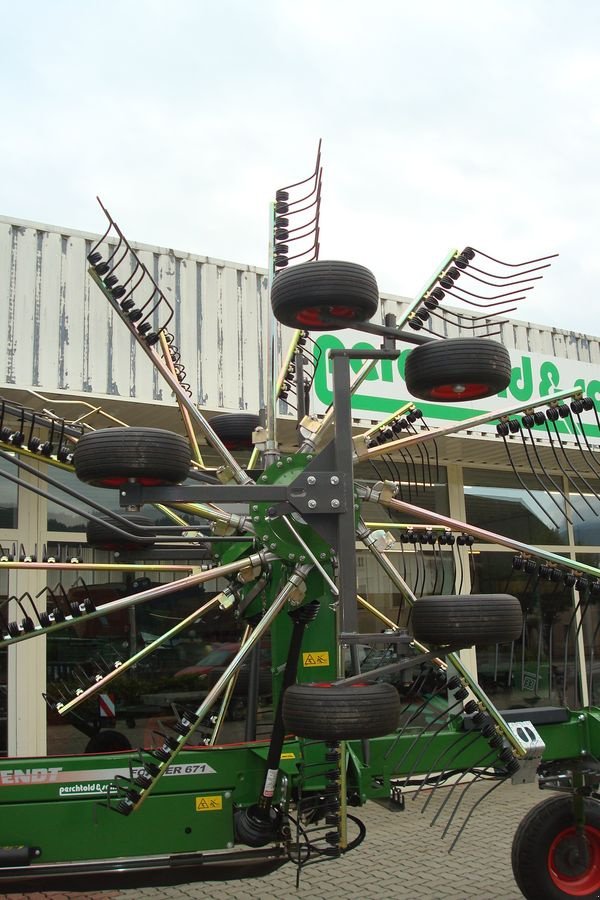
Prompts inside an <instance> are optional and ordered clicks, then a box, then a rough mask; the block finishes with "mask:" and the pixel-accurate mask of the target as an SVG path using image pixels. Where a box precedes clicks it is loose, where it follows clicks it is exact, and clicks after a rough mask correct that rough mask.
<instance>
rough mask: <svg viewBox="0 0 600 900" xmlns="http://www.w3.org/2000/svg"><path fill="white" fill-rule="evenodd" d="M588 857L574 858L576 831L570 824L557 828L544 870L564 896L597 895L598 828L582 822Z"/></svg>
mask: <svg viewBox="0 0 600 900" xmlns="http://www.w3.org/2000/svg"><path fill="white" fill-rule="evenodd" d="M585 836H586V839H587V844H588V861H587V865H586V866H585V868H583V867H582V865H581V863H579V862H578V854H577V833H576V830H575V827H574V826H571V827H570V828H565V829H564V831H561V832H560V834H558V835H557V836H556V837H555V838H554V840H553V841H552V844H551V845H550V849H549V851H548V872H549V873H550V878H551V879H552V882H553V884H555V885H556V887H557V888H558V889H559V890H560V891H562V892H563V894H566V895H567V896H568V897H590V896H592V894H593V895H594V896H597V892H598V889H599V888H600V831H599V830H598V829H597V828H593V827H592V826H591V825H586V826H585Z"/></svg>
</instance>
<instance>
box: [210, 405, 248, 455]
mask: <svg viewBox="0 0 600 900" xmlns="http://www.w3.org/2000/svg"><path fill="white" fill-rule="evenodd" d="M209 424H210V425H211V427H212V428H213V430H214V432H215V434H216V435H217V437H219V438H221V440H222V441H223V443H224V444H225V446H226V447H227V449H228V450H252V433H253V431H254V429H255V428H258V426H259V425H260V418H259V417H258V416H256V415H254V414H252V413H231V414H230V415H222V416H213V417H212V419H211V420H210V423H209Z"/></svg>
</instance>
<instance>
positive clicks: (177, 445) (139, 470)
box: [73, 428, 190, 487]
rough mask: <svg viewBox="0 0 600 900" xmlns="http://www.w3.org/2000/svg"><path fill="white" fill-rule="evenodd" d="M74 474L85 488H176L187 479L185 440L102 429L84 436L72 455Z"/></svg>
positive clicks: (155, 432)
mask: <svg viewBox="0 0 600 900" xmlns="http://www.w3.org/2000/svg"><path fill="white" fill-rule="evenodd" d="M73 465H74V466H75V474H76V475H77V477H78V478H79V480H80V481H83V482H85V483H86V484H95V485H99V486H100V487H119V486H120V485H122V484H124V483H125V482H126V481H128V480H129V479H135V480H136V481H139V482H140V484H143V485H155V484H179V483H180V482H182V481H185V479H186V478H187V476H188V472H189V469H190V448H189V445H188V442H187V440H186V439H185V438H184V437H182V436H181V435H179V434H174V433H173V432H171V431H163V429H161V428H103V429H101V430H99V431H91V432H89V433H88V434H84V435H83V437H81V438H80V439H79V441H78V443H77V446H76V447H75V452H74V454H73Z"/></svg>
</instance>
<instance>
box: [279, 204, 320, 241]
mask: <svg viewBox="0 0 600 900" xmlns="http://www.w3.org/2000/svg"><path fill="white" fill-rule="evenodd" d="M293 215H295V213H293ZM318 221H319V209H318V208H317V212H316V214H315V216H314V217H313V218H312V219H311V220H310V222H304V223H303V224H302V225H297V226H296V227H295V228H286V231H287V232H288V233H289V234H294V233H295V232H296V231H301V230H302V229H303V228H308V226H309V225H314V224H315V222H318ZM313 231H314V229H311V231H307V232H306V235H303V236H304V237H306V236H307V235H309V234H312V232H313ZM297 240H298V237H293V238H292V237H287V238H286V239H285V241H282V243H285V244H288V243H290V242H291V241H297Z"/></svg>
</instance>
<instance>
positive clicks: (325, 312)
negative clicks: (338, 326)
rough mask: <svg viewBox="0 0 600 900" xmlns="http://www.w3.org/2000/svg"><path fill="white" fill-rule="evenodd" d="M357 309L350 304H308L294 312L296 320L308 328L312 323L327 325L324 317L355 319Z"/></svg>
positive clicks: (357, 312) (313, 324)
mask: <svg viewBox="0 0 600 900" xmlns="http://www.w3.org/2000/svg"><path fill="white" fill-rule="evenodd" d="M358 314H359V311H358V310H357V309H354V308H353V307H351V306H312V307H311V306H309V307H307V308H306V309H301V310H300V311H299V312H297V313H296V321H297V322H298V323H299V324H300V325H306V327H307V328H310V326H311V325H312V326H313V327H314V326H315V325H327V322H326V321H325V320H324V319H323V318H322V316H325V319H356V318H357V317H358Z"/></svg>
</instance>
